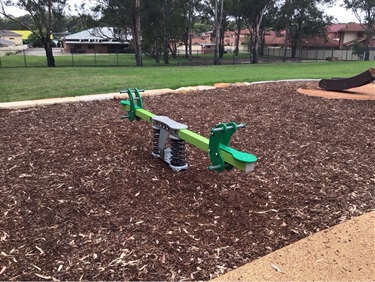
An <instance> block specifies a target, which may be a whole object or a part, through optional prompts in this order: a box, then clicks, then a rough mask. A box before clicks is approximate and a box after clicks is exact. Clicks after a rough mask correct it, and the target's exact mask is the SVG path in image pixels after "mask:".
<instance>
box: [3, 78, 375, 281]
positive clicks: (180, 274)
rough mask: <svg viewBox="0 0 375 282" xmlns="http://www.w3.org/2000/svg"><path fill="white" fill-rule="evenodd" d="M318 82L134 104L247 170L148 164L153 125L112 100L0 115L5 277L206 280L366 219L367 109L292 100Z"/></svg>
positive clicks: (374, 132) (369, 174) (374, 203)
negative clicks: (217, 144)
mask: <svg viewBox="0 0 375 282" xmlns="http://www.w3.org/2000/svg"><path fill="white" fill-rule="evenodd" d="M315 85H316V82H309V83H307V82H298V83H297V82H294V83H291V82H283V83H271V84H259V85H251V86H246V87H245V86H242V87H230V88H225V89H215V90H207V91H203V92H194V93H185V94H175V95H163V96H157V97H145V98H144V99H143V103H144V108H145V109H147V110H150V111H151V112H153V113H155V114H159V115H167V116H169V117H170V118H172V119H174V120H176V121H178V122H181V123H185V124H187V125H188V126H189V129H190V130H192V131H194V132H197V133H199V134H201V135H204V136H206V137H208V136H209V132H210V128H211V127H213V126H214V125H215V124H217V123H218V122H229V121H234V122H237V123H240V122H246V123H247V128H246V129H241V130H238V131H237V132H236V133H235V134H234V135H233V137H232V141H231V145H232V146H233V147H234V148H236V149H241V150H244V151H247V152H251V153H253V154H255V155H256V156H257V157H258V162H257V163H256V165H255V171H254V172H252V173H243V172H241V171H238V170H232V171H229V172H223V173H216V172H211V171H208V170H207V166H208V165H209V164H210V163H209V157H208V155H207V154H206V153H204V152H202V151H200V150H199V149H197V148H194V147H193V146H190V145H188V146H187V150H188V153H187V157H188V162H189V169H188V170H187V171H182V172H179V173H175V172H173V171H172V170H171V169H170V168H169V167H168V166H167V165H166V164H165V163H163V162H162V161H161V160H160V159H155V158H153V157H152V156H151V149H152V142H151V125H150V124H149V123H146V122H143V121H140V122H133V123H130V122H129V121H127V120H120V116H121V115H124V114H125V113H124V111H123V110H122V108H121V107H120V105H119V102H118V101H98V102H87V103H77V104H62V105H53V106H46V107H39V108H31V109H26V110H18V111H10V110H1V111H0V128H1V136H0V141H1V142H0V151H1V155H0V179H2V181H1V182H0V193H1V201H0V213H1V218H0V246H1V253H0V273H1V274H0V277H1V279H2V280H208V279H210V278H213V277H217V276H218V275H220V274H223V273H225V272H227V271H229V270H231V269H234V268H237V267H238V266H241V265H243V264H245V263H247V262H250V261H252V260H254V259H256V258H259V257H261V256H264V255H266V254H268V253H270V252H272V251H274V250H276V249H279V248H281V247H283V246H286V245H288V244H291V243H293V242H295V241H297V240H299V239H301V238H304V237H306V236H309V235H311V234H313V233H315V232H317V231H319V230H322V229H325V228H327V227H330V226H333V225H335V224H337V223H340V222H343V221H346V220H348V219H350V218H352V217H355V216H358V215H360V214H362V213H365V212H367V211H370V210H373V209H374V208H375V200H374V198H375V197H374V196H375V195H374V188H375V177H374V166H373V160H374V159H375V148H374V140H375V127H374V124H375V111H374V109H375V104H374V101H353V100H328V99H323V98H316V97H310V96H306V95H301V94H299V93H297V91H296V89H297V88H308V89H310V88H312V87H315Z"/></svg>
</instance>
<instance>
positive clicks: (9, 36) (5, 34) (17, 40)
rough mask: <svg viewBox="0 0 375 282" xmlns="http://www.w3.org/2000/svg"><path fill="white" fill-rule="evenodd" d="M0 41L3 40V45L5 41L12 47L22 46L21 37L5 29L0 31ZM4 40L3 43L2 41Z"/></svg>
mask: <svg viewBox="0 0 375 282" xmlns="http://www.w3.org/2000/svg"><path fill="white" fill-rule="evenodd" d="M0 39H2V40H3V43H2V44H4V45H5V43H6V41H10V42H13V43H14V44H13V45H16V46H17V45H22V35H21V34H18V33H15V32H13V31H10V30H6V29H0ZM4 40H5V41H4ZM8 46H9V45H8Z"/></svg>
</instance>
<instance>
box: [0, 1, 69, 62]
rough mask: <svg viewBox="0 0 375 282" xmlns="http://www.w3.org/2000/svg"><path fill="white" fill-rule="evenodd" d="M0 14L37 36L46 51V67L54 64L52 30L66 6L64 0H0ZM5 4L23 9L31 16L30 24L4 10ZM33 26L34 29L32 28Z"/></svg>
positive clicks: (61, 16)
mask: <svg viewBox="0 0 375 282" xmlns="http://www.w3.org/2000/svg"><path fill="white" fill-rule="evenodd" d="M0 4H1V10H0V14H2V15H4V16H5V17H6V18H8V19H10V20H12V21H15V22H17V23H19V24H20V25H21V26H23V27H24V28H26V29H28V30H30V31H31V32H32V33H33V34H34V35H35V36H37V37H38V38H39V39H40V40H41V42H42V44H43V47H44V50H45V51H46V57H47V65H48V67H54V66H55V58H54V56H53V52H52V39H51V38H52V32H53V30H55V28H56V25H57V24H58V22H59V21H60V20H61V19H62V18H63V16H64V10H65V8H66V7H67V1H66V0H0ZM7 6H14V7H18V8H20V9H22V10H25V11H26V12H27V13H28V14H29V15H30V16H31V18H32V20H33V22H32V24H33V25H35V26H31V24H29V23H25V22H23V21H20V20H18V19H17V18H15V17H13V16H12V15H10V14H8V13H7V12H6V7H7ZM34 28H35V29H34Z"/></svg>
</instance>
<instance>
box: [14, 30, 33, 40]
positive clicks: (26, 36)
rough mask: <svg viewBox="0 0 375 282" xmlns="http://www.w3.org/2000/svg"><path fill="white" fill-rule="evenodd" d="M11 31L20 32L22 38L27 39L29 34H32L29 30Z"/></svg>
mask: <svg viewBox="0 0 375 282" xmlns="http://www.w3.org/2000/svg"><path fill="white" fill-rule="evenodd" d="M12 32H15V33H18V34H20V35H21V36H22V39H23V40H26V39H29V35H30V34H32V32H31V31H30V30H12Z"/></svg>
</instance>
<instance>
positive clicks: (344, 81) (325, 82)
mask: <svg viewBox="0 0 375 282" xmlns="http://www.w3.org/2000/svg"><path fill="white" fill-rule="evenodd" d="M374 80H375V68H370V69H368V70H367V71H365V72H363V73H361V74H359V75H356V76H352V77H349V78H331V79H322V80H320V81H319V87H321V88H323V89H325V90H329V91H342V90H345V89H350V88H354V87H359V86H362V85H365V84H369V83H371V82H373V81H374Z"/></svg>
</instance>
